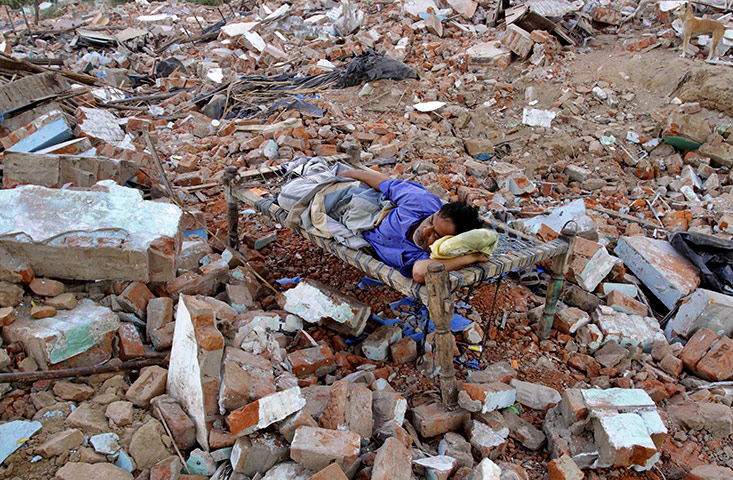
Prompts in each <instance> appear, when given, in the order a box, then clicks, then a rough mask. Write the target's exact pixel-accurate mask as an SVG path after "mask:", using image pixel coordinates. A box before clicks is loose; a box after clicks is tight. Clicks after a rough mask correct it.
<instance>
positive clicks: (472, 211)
mask: <svg viewBox="0 0 733 480" xmlns="http://www.w3.org/2000/svg"><path fill="white" fill-rule="evenodd" d="M438 215H440V216H441V217H443V218H447V219H449V220H450V221H452V222H453V225H455V227H456V235H458V234H460V233H463V232H467V231H469V230H474V229H476V228H481V227H482V226H483V225H482V223H481V220H480V219H479V216H478V208H477V207H474V206H473V205H468V204H467V203H465V202H450V203H446V204H445V205H443V206H442V207H441V208H440V210H438Z"/></svg>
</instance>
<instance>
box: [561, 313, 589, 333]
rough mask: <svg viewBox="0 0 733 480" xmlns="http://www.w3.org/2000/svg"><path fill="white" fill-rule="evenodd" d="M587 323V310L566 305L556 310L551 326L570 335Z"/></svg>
mask: <svg viewBox="0 0 733 480" xmlns="http://www.w3.org/2000/svg"><path fill="white" fill-rule="evenodd" d="M588 323H590V315H588V313H587V312H585V311H583V310H581V309H579V308H576V307H568V308H563V309H562V310H560V311H559V312H557V315H556V316H555V321H554V323H553V324H552V326H553V327H555V328H557V329H558V330H559V331H561V332H563V333H567V334H569V335H571V334H574V333H575V332H576V331H578V329H579V328H581V327H584V326H585V325H587V324H588Z"/></svg>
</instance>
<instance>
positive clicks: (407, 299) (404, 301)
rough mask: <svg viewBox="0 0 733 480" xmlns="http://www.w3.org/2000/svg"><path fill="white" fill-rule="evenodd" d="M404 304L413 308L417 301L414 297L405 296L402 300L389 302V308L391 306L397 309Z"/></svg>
mask: <svg viewBox="0 0 733 480" xmlns="http://www.w3.org/2000/svg"><path fill="white" fill-rule="evenodd" d="M402 306H407V307H410V308H413V307H415V306H417V302H416V301H415V299H414V298H412V297H405V298H403V299H402V300H397V301H396V302H392V303H390V304H389V308H391V309H392V310H397V309H398V308H400V307H402Z"/></svg>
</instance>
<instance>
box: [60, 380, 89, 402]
mask: <svg viewBox="0 0 733 480" xmlns="http://www.w3.org/2000/svg"><path fill="white" fill-rule="evenodd" d="M53 394H54V395H56V396H57V397H59V398H60V399H61V400H72V401H74V402H81V401H83V400H87V399H89V398H91V396H92V395H93V394H94V389H93V388H92V387H90V386H89V385H85V384H82V383H72V382H67V381H63V380H62V381H60V382H56V383H54V385H53Z"/></svg>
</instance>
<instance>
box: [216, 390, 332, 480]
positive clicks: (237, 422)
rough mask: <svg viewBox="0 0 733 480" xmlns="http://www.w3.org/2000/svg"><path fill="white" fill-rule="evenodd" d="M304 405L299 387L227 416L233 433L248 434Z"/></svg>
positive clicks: (251, 404) (273, 395)
mask: <svg viewBox="0 0 733 480" xmlns="http://www.w3.org/2000/svg"><path fill="white" fill-rule="evenodd" d="M304 406H305V398H304V397H303V395H302V394H301V393H300V388H299V387H292V388H289V389H287V390H283V391H280V392H276V393H273V394H271V395H267V396H265V397H262V398H260V399H259V400H256V401H254V402H252V403H250V404H248V405H245V406H244V407H242V408H239V409H237V410H235V411H233V412H231V413H230V414H229V416H228V417H227V421H228V422H229V431H230V432H232V434H233V435H240V436H241V435H247V434H249V433H252V432H255V431H257V430H260V429H262V428H265V427H267V426H269V425H272V424H273V423H275V422H279V421H280V420H284V419H285V418H287V417H288V416H289V415H291V414H293V413H295V412H297V411H298V410H300V409H301V408H303V407H304ZM296 436H297V432H296ZM294 460H295V459H294ZM315 470H319V469H315Z"/></svg>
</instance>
